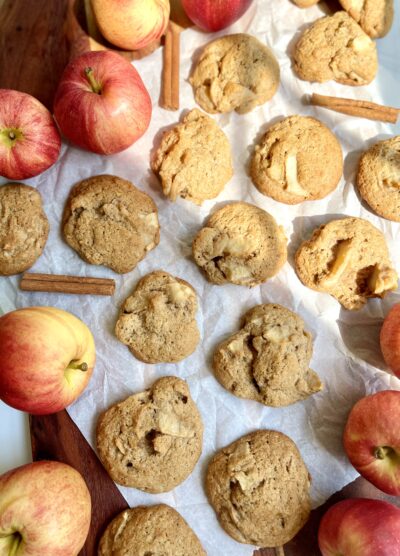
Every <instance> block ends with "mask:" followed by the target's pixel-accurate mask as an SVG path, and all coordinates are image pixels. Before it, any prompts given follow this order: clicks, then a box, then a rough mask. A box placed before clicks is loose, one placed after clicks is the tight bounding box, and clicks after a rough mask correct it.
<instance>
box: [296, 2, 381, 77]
mask: <svg viewBox="0 0 400 556" xmlns="http://www.w3.org/2000/svg"><path fill="white" fill-rule="evenodd" d="M294 70H295V72H296V73H297V75H298V76H299V77H300V78H301V79H304V80H305V81H317V82H319V83H324V82H325V81H330V80H332V79H333V80H334V81H337V82H338V83H343V84H344V85H367V84H368V83H371V81H372V80H373V79H374V78H375V75H376V72H377V70H378V56H377V51H376V45H375V43H374V42H373V41H372V40H371V39H370V37H369V36H368V35H367V34H366V33H365V32H364V31H363V30H362V29H361V27H360V26H359V25H358V23H357V22H356V21H355V20H354V19H353V18H352V17H350V16H349V14H348V13H347V12H344V11H340V12H336V13H335V14H334V15H332V16H327V17H323V18H321V19H318V20H317V21H316V22H315V23H314V24H313V25H311V27H309V28H308V29H307V30H306V31H305V32H304V33H303V34H302V36H301V37H300V40H299V41H298V43H297V45H296V47H295V51H294Z"/></svg>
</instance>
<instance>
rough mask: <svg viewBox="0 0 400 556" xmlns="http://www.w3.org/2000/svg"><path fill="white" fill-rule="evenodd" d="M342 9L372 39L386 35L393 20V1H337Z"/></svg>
mask: <svg viewBox="0 0 400 556" xmlns="http://www.w3.org/2000/svg"><path fill="white" fill-rule="evenodd" d="M339 2H340V3H341V5H342V7H343V9H345V10H346V12H348V13H349V15H351V17H352V18H353V19H355V20H356V21H357V23H359V24H360V26H361V27H362V28H363V29H364V31H365V32H366V33H367V35H369V36H370V37H372V38H373V39H378V38H380V37H384V36H385V35H387V34H388V33H389V31H390V29H391V27H392V24H393V18H394V6H393V0H339Z"/></svg>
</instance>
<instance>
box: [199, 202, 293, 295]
mask: <svg viewBox="0 0 400 556" xmlns="http://www.w3.org/2000/svg"><path fill="white" fill-rule="evenodd" d="M192 248H193V256H194V260H195V261H196V263H197V264H198V265H199V267H200V268H202V269H203V271H204V272H205V274H206V277H207V279H208V280H209V281H210V282H213V283H214V284H225V283H227V282H230V283H232V284H237V285H242V286H256V285H258V284H261V283H263V282H265V281H266V280H267V279H268V278H271V277H272V276H275V274H277V273H278V272H279V270H280V269H281V267H282V266H283V265H284V264H285V262H286V259H287V246H286V237H285V234H284V232H283V231H282V229H281V228H280V227H279V226H278V224H277V223H276V222H275V219H274V218H273V217H272V216H271V215H270V214H268V213H267V212H265V211H264V210H262V209H260V208H258V207H256V206H254V205H251V204H249V203H244V202H237V203H231V204H229V205H226V206H224V207H223V208H221V209H219V210H217V211H216V212H214V213H213V214H212V215H211V216H210V218H209V219H208V221H207V223H206V226H205V227H204V228H202V229H201V230H200V231H199V233H198V234H197V235H196V237H195V238H194V241H193V246H192Z"/></svg>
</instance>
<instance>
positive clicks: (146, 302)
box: [115, 270, 200, 363]
mask: <svg viewBox="0 0 400 556" xmlns="http://www.w3.org/2000/svg"><path fill="white" fill-rule="evenodd" d="M196 311H197V296H196V291H195V290H194V288H193V287H192V286H191V285H190V284H189V283H188V282H185V280H181V279H180V278H176V277H175V276H171V274H168V272H164V271H163V270H157V271H155V272H151V273H150V274H147V275H146V276H144V277H143V278H142V279H141V280H140V282H139V283H138V285H137V286H136V288H135V291H134V292H133V294H132V295H130V296H129V297H128V298H127V299H126V300H125V302H124V304H123V305H122V307H121V311H120V314H119V317H118V320H117V324H116V327H115V333H116V335H117V338H118V339H119V340H120V341H121V342H122V343H123V344H125V345H127V346H128V347H129V349H130V350H131V352H132V353H133V355H134V356H135V357H137V358H138V359H140V360H141V361H144V362H145V363H176V362H177V361H181V359H184V358H185V357H187V356H188V355H190V354H191V353H193V352H194V350H195V349H196V346H197V344H198V343H199V339H200V333H199V330H198V328H197V322H196Z"/></svg>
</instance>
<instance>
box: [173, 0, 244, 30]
mask: <svg viewBox="0 0 400 556" xmlns="http://www.w3.org/2000/svg"><path fill="white" fill-rule="evenodd" d="M251 3H252V0H182V4H183V7H184V9H185V12H186V13H187V15H188V16H189V17H190V19H191V20H192V21H193V23H195V24H196V25H198V26H199V27H200V28H201V29H204V30H205V31H211V32H214V31H219V30H220V29H224V28H225V27H228V26H229V25H231V24H232V23H235V21H237V20H238V19H239V17H241V16H242V15H243V14H244V12H245V11H246V10H247V9H248V7H249V6H250V4H251Z"/></svg>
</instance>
